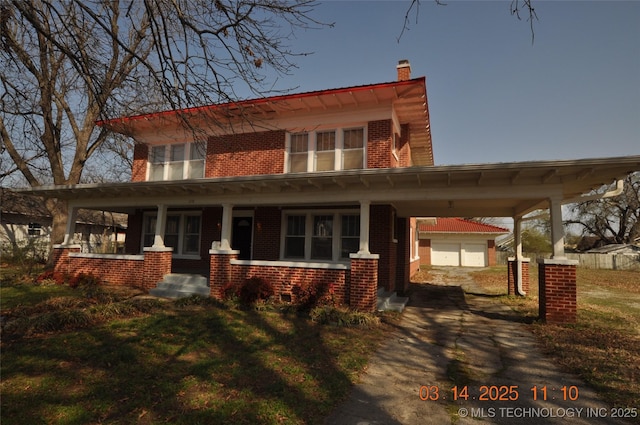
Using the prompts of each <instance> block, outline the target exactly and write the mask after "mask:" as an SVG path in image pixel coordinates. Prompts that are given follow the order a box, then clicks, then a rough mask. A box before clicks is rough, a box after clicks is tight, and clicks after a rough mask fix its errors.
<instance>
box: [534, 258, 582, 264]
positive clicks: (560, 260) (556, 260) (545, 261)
mask: <svg viewBox="0 0 640 425" xmlns="http://www.w3.org/2000/svg"><path fill="white" fill-rule="evenodd" d="M538 264H549V265H557V266H577V265H578V264H580V261H578V260H569V259H567V258H538Z"/></svg>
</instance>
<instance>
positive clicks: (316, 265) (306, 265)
mask: <svg viewBox="0 0 640 425" xmlns="http://www.w3.org/2000/svg"><path fill="white" fill-rule="evenodd" d="M230 263H231V264H234V265H239V266H263V267H264V266H270V267H288V268H299V269H335V270H349V269H351V265H350V264H345V263H334V262H326V263H325V262H317V261H284V260H282V261H267V260H231V261H230Z"/></svg>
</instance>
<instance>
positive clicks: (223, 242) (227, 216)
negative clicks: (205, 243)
mask: <svg viewBox="0 0 640 425" xmlns="http://www.w3.org/2000/svg"><path fill="white" fill-rule="evenodd" d="M232 226H233V205H231V204H222V229H220V249H221V250H223V251H229V250H231V227H232Z"/></svg>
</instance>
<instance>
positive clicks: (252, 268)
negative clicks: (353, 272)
mask: <svg viewBox="0 0 640 425" xmlns="http://www.w3.org/2000/svg"><path fill="white" fill-rule="evenodd" d="M348 275H349V270H344V269H338V270H337V269H307V268H302V267H279V266H256V265H240V264H232V265H231V276H232V281H233V282H234V283H235V284H241V283H242V282H244V281H245V280H246V279H249V278H252V277H254V276H257V277H261V278H263V279H266V280H267V281H269V282H271V284H272V285H273V287H274V289H275V292H276V294H278V295H288V296H289V297H291V301H292V302H294V303H295V302H297V300H296V298H295V291H294V288H295V287H296V286H299V285H301V284H302V283H304V282H306V283H308V284H313V285H317V286H319V287H323V288H326V289H327V290H328V288H329V287H330V286H331V287H332V288H333V293H334V295H333V296H334V300H335V303H336V304H342V305H344V304H346V303H347V287H348V283H349V282H348V280H349V278H348Z"/></svg>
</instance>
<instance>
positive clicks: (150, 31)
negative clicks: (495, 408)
mask: <svg viewBox="0 0 640 425" xmlns="http://www.w3.org/2000/svg"><path fill="white" fill-rule="evenodd" d="M313 6H314V3H313V1H311V0H297V1H294V2H291V1H284V0H239V1H224V0H139V1H138V0H130V1H118V0H94V1H92V2H87V1H85V0H56V1H49V0H28V1H25V0H0V85H1V87H2V90H1V91H0V137H1V139H0V140H1V141H2V146H1V147H0V155H2V156H3V158H4V159H3V161H2V162H0V165H2V169H0V173H3V174H5V175H6V174H10V173H11V172H12V171H19V173H20V174H21V176H22V177H23V178H24V179H25V180H26V181H27V182H28V184H29V185H31V186H34V187H35V186H41V185H44V184H56V185H65V184H76V183H79V182H81V181H82V177H83V171H84V170H85V164H86V162H87V160H88V159H89V158H90V157H91V156H92V155H94V154H96V152H99V151H100V149H103V148H105V146H106V143H110V142H114V143H116V144H117V142H119V141H118V140H117V139H109V138H108V135H107V133H106V131H105V130H103V129H102V128H97V127H96V126H95V122H96V121H97V120H100V119H106V118H110V117H114V116H120V115H129V114H136V113H143V112H149V111H152V110H157V109H158V104H161V105H162V106H164V107H171V108H187V107H193V106H199V105H203V104H211V103H218V102H221V101H233V100H236V98H237V96H236V94H235V93H236V92H235V88H236V87H238V86H239V85H243V86H245V88H248V89H250V90H251V91H252V92H253V93H254V94H262V93H264V92H266V91H268V90H269V89H270V86H269V80H267V79H266V77H265V76H264V75H266V73H263V70H266V69H268V68H270V69H272V70H275V71H276V75H281V74H282V73H287V72H288V71H289V70H290V68H291V67H292V66H293V63H292V58H293V57H294V56H295V53H294V52H292V51H290V50H289V48H288V47H287V45H286V44H285V43H286V40H287V39H288V38H289V37H290V36H291V34H292V32H293V31H294V30H295V29H296V28H301V27H311V26H316V24H317V25H320V24H319V23H317V22H315V21H313V20H311V19H310V18H309V14H310V12H311V11H312V7H313ZM7 156H8V157H9V158H10V159H11V163H12V164H13V165H9V163H8V162H7V161H6V157H7ZM47 207H48V209H49V211H50V213H51V214H52V216H53V217H54V223H53V232H52V242H53V243H58V242H60V241H61V240H62V238H63V237H64V226H65V222H66V216H67V207H66V205H65V204H64V203H62V202H58V201H56V200H53V199H52V200H49V201H48V202H47Z"/></svg>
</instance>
